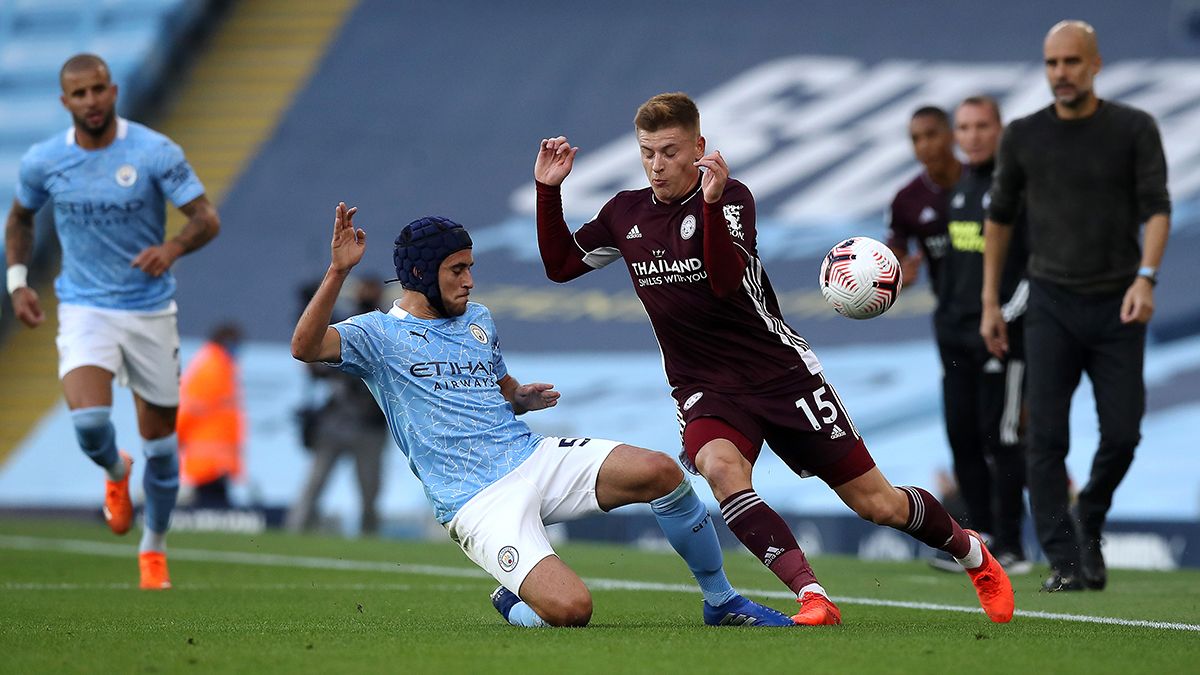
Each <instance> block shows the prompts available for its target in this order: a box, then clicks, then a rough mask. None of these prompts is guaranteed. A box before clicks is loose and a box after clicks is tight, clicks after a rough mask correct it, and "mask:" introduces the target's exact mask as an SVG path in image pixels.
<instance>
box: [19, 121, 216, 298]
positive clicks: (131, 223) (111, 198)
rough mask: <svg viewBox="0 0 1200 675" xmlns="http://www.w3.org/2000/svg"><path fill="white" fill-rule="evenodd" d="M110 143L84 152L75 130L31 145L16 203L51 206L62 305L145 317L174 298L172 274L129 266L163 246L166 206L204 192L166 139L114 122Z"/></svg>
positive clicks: (56, 285)
mask: <svg viewBox="0 0 1200 675" xmlns="http://www.w3.org/2000/svg"><path fill="white" fill-rule="evenodd" d="M116 124H117V135H116V138H115V139H114V140H113V142H112V144H111V145H109V146H107V147H104V148H100V149H98V150H85V149H83V148H81V147H79V145H78V144H76V143H75V129H74V127H72V128H70V129H68V130H67V131H66V132H63V133H57V134H55V135H54V136H52V137H50V138H49V139H47V140H45V141H42V142H41V143H38V144H36V145H34V146H33V147H32V148H30V149H29V151H28V152H27V153H25V156H24V157H23V158H22V159H21V168H20V177H19V180H18V183H17V193H16V194H17V200H18V201H19V202H20V203H21V206H23V207H25V208H27V209H30V210H33V211H36V210H37V209H40V208H41V207H42V205H43V204H45V203H46V202H47V201H53V203H54V222H55V229H56V231H57V232H58V238H59V241H60V242H61V243H62V250H63V260H62V272H61V273H60V274H59V276H58V279H56V280H55V283H54V289H55V292H56V293H57V294H58V298H59V300H60V301H61V302H65V303H71V304H78V305H88V306H92V307H102V308H105V309H123V310H134V311H150V310H160V309H164V308H166V307H167V306H169V305H170V303H171V299H172V298H173V297H174V295H175V279H174V277H173V276H171V273H170V272H165V273H164V274H162V275H161V276H158V277H152V276H150V275H148V274H146V273H145V272H143V271H141V270H140V269H135V268H133V267H130V262H131V261H132V260H133V259H134V258H135V257H136V256H137V255H138V253H140V252H141V251H142V250H143V249H145V248H147V247H149V246H157V245H159V244H162V243H163V237H164V235H165V223H166V204H165V200H170V201H171V203H172V204H174V205H175V206H183V205H185V204H187V203H188V202H190V201H192V200H193V199H196V198H197V197H199V196H201V195H203V194H204V186H203V185H202V184H201V183H200V180H199V179H198V178H197V177H196V174H195V172H193V171H192V167H191V166H190V165H189V164H188V162H187V160H186V159H185V158H184V156H183V150H181V149H180V147H179V146H178V145H176V144H175V143H173V142H172V141H171V139H169V138H167V137H166V136H164V135H162V134H160V133H158V132H156V131H153V130H151V129H149V128H147V127H144V126H142V125H140V124H138V123H136V122H129V121H127V120H124V119H121V118H117V119H116Z"/></svg>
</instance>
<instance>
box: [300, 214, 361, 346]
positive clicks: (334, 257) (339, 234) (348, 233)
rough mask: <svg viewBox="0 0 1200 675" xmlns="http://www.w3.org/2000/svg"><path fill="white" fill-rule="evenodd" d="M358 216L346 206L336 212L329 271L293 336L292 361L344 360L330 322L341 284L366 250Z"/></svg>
mask: <svg viewBox="0 0 1200 675" xmlns="http://www.w3.org/2000/svg"><path fill="white" fill-rule="evenodd" d="M357 212H358V207H357V206H355V207H352V208H346V202H338V205H337V208H336V209H334V218H333V240H332V241H331V242H330V244H329V268H328V269H326V270H325V276H324V277H323V278H322V279H321V285H320V286H319V287H317V292H316V293H315V294H313V297H312V300H309V301H308V306H307V307H305V308H304V312H303V313H302V314H301V315H300V320H299V321H297V322H296V330H295V331H294V332H293V333H292V357H293V358H295V359H297V360H300V361H304V362H306V363H312V362H314V361H331V362H336V361H340V360H341V358H342V336H341V335H340V334H339V333H338V332H337V330H335V329H334V328H333V327H332V326H330V325H329V319H330V317H332V316H333V306H334V303H336V302H337V297H338V293H340V292H341V290H342V284H344V283H345V282H346V277H348V276H349V275H350V270H352V269H354V266H355V265H357V264H358V263H359V261H360V260H362V257H363V252H365V251H366V250H367V233H366V232H364V231H363V230H362V229H360V228H355V227H354V214H355V213H357Z"/></svg>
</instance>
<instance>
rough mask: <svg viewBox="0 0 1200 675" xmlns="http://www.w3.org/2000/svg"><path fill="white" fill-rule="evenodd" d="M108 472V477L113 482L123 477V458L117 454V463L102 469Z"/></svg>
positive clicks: (124, 471)
mask: <svg viewBox="0 0 1200 675" xmlns="http://www.w3.org/2000/svg"><path fill="white" fill-rule="evenodd" d="M104 471H105V472H106V473H107V474H108V479H109V480H111V481H112V482H114V483H119V482H121V480H122V479H124V478H125V473H126V469H125V458H124V457H122V456H120V455H117V463H116V464H113V465H112V466H110V467H108V468H107V469H105V470H104Z"/></svg>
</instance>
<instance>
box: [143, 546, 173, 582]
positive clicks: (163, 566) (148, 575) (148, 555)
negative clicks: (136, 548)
mask: <svg viewBox="0 0 1200 675" xmlns="http://www.w3.org/2000/svg"><path fill="white" fill-rule="evenodd" d="M138 570H139V571H140V572H141V573H142V583H141V588H142V589H144V590H148V591H165V590H167V589H168V588H170V587H171V577H170V575H169V574H168V573H167V554H166V553H162V552H160V551H146V552H145V553H139V554H138Z"/></svg>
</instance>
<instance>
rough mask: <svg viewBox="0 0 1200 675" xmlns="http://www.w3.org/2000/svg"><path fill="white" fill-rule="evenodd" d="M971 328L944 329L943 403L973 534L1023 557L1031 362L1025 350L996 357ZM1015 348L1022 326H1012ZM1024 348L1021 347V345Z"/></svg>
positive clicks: (974, 327) (975, 328) (941, 333)
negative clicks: (1024, 432) (1024, 422)
mask: <svg viewBox="0 0 1200 675" xmlns="http://www.w3.org/2000/svg"><path fill="white" fill-rule="evenodd" d="M969 323H970V324H971V325H967V324H965V323H964V324H963V325H960V326H952V327H951V326H944V325H937V326H936V332H937V341H938V351H939V353H940V354H941V358H942V403H943V407H944V411H945V420H946V436H947V438H948V439H949V441H950V451H951V453H952V454H953V457H954V475H955V478H957V479H958V486H959V492H960V493H961V495H962V498H963V501H964V503H965V504H966V507H967V516H968V517H967V522H966V523H964V525H965V526H966V527H970V528H973V529H975V530H978V531H980V532H988V533H990V534H991V535H992V537H993V541H994V546H993V549H994V550H995V551H997V552H999V551H1011V552H1020V551H1021V521H1022V518H1023V516H1024V512H1025V508H1024V492H1025V452H1024V445H1023V442H1022V441H1023V439H1022V437H1021V433H1020V432H1021V428H1020V427H1021V412H1022V405H1021V404H1022V391H1023V384H1024V383H1023V376H1024V371H1025V362H1024V360H1023V358H1022V357H1023V355H1022V354H1021V351H1022V350H1021V349H1019V348H1018V349H1015V350H1013V352H1012V353H1010V354H1009V356H1008V358H1006V359H996V358H994V357H992V355H991V354H989V353H988V351H987V348H986V347H985V346H984V344H983V339H982V338H981V337H980V336H979V324H978V321H972V322H969ZM1009 331H1010V344H1011V343H1012V342H1013V341H1014V338H1015V340H1020V333H1021V321H1020V320H1017V321H1015V322H1013V323H1011V324H1009ZM1017 344H1018V345H1019V344H1020V343H1019V342H1017Z"/></svg>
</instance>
